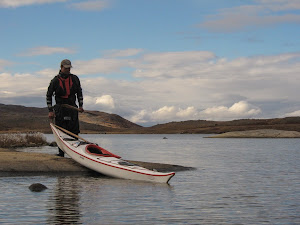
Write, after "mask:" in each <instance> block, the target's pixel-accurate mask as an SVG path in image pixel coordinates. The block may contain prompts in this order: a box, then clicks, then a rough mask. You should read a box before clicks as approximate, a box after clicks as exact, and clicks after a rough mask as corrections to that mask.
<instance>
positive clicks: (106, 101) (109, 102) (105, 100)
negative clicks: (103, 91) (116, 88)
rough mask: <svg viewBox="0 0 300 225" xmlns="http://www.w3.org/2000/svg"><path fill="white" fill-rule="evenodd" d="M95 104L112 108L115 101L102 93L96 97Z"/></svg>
mask: <svg viewBox="0 0 300 225" xmlns="http://www.w3.org/2000/svg"><path fill="white" fill-rule="evenodd" d="M96 104H97V105H100V106H103V107H105V108H109V109H114V108H115V102H114V99H113V97H112V96H110V95H102V96H100V97H97V98H96Z"/></svg>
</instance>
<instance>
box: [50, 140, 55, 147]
mask: <svg viewBox="0 0 300 225" xmlns="http://www.w3.org/2000/svg"><path fill="white" fill-rule="evenodd" d="M49 146H50V147H57V144H56V142H55V141H53V142H51V143H49Z"/></svg>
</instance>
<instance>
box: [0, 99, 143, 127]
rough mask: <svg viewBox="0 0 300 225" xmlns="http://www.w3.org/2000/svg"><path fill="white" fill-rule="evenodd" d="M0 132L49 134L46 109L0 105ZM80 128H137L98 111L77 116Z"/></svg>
mask: <svg viewBox="0 0 300 225" xmlns="http://www.w3.org/2000/svg"><path fill="white" fill-rule="evenodd" d="M0 117H1V119H0V132H1V133H5V132H33V131H39V132H43V133H50V132H51V130H50V126H49V122H50V121H49V119H48V109H47V108H36V107H25V106H18V105H4V104H0ZM79 119H80V128H81V131H82V132H83V133H85V132H95V133H100V132H114V130H115V129H117V130H122V129H129V128H139V127H140V126H139V125H137V124H134V123H132V122H130V121H128V120H126V119H124V118H122V117H120V116H118V115H115V114H109V113H104V112H98V111H86V112H85V113H80V114H79Z"/></svg>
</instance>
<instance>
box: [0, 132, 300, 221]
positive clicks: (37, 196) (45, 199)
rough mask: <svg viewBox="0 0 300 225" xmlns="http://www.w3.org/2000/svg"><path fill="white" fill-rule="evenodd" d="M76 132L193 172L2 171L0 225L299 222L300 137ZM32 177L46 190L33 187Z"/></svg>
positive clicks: (112, 147) (53, 151)
mask: <svg viewBox="0 0 300 225" xmlns="http://www.w3.org/2000/svg"><path fill="white" fill-rule="evenodd" d="M82 136H83V137H84V138H85V139H88V140H90V141H93V142H96V143H98V144H99V145H100V146H102V147H104V148H106V149H108V150H110V151H112V152H113V153H116V154H118V155H121V156H122V157H123V158H125V159H130V160H140V161H149V162H161V163H170V164H177V165H183V166H192V167H195V168H196V170H192V171H183V172H177V173H176V175H175V177H173V178H172V179H171V181H170V184H169V185H167V184H155V183H146V182H137V181H129V180H122V179H113V178H108V177H104V176H78V175H77V176H64V175H61V176H5V177H4V176H2V177H0V182H1V183H0V184H1V186H0V199H1V201H0V224H300V177H299V174H300V173H299V172H300V163H299V155H300V154H299V153H300V150H299V146H300V139H207V138H203V136H207V135H82ZM163 137H167V138H168V139H163ZM47 139H48V140H49V141H51V140H53V139H52V135H47ZM22 151H28V152H32V151H34V152H46V153H49V154H56V151H57V150H56V148H51V147H44V148H28V149H23V150H22ZM32 183H42V184H44V185H46V186H47V187H48V189H47V190H45V191H44V192H40V193H34V192H31V191H30V190H29V189H28V187H29V186H30V185H31V184H32Z"/></svg>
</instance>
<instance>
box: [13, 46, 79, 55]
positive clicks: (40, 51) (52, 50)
mask: <svg viewBox="0 0 300 225" xmlns="http://www.w3.org/2000/svg"><path fill="white" fill-rule="evenodd" d="M75 52H76V51H75V49H72V48H62V47H49V46H39V47H35V48H31V49H28V50H26V51H25V52H22V53H19V56H36V55H52V54H57V53H64V54H74V53H75Z"/></svg>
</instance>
